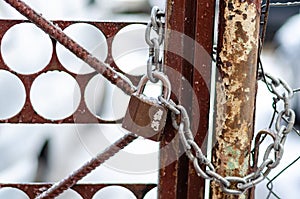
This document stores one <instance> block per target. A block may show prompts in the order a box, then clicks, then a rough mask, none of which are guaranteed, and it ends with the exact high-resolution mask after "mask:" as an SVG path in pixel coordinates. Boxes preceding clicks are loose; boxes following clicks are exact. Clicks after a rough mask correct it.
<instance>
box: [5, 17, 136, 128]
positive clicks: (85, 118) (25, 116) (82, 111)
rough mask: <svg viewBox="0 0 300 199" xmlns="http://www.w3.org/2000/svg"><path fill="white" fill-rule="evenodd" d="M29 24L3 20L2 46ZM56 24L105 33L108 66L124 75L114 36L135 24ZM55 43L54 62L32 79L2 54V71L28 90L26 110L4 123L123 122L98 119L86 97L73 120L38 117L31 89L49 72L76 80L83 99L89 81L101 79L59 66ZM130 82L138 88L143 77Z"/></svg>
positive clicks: (73, 22)
mask: <svg viewBox="0 0 300 199" xmlns="http://www.w3.org/2000/svg"><path fill="white" fill-rule="evenodd" d="M24 22H27V23H28V22H29V21H24V20H0V42H1V41H2V38H3V36H4V34H5V33H6V32H7V31H8V30H9V29H10V28H11V27H13V26H14V25H16V24H20V23H24ZM53 23H54V24H56V25H57V26H58V27H60V28H61V29H62V30H63V29H65V28H66V27H68V26H70V25H71V24H75V23H87V24H91V25H93V26H95V27H96V28H98V29H99V30H101V31H102V32H103V34H104V35H105V37H106V38H107V45H108V55H107V58H106V60H105V62H107V63H110V65H111V66H112V67H113V68H114V69H116V70H117V71H118V72H122V71H121V70H120V69H119V68H118V66H117V64H116V63H115V62H114V59H113V56H112V52H111V50H112V48H111V46H112V41H113V38H114V36H115V35H116V34H117V32H118V31H119V30H121V29H122V28H123V27H125V26H127V25H129V24H133V23H124V22H121V23H118V22H87V21H80V22H78V21H53ZM52 43H53V55H52V58H51V60H50V63H49V64H48V65H47V66H46V67H45V68H44V69H42V70H41V71H39V72H37V73H35V74H30V75H23V74H19V73H17V72H15V71H13V70H12V69H10V68H9V67H8V66H7V65H6V64H5V62H4V61H3V57H2V54H0V69H3V70H7V71H10V72H12V73H13V74H15V75H16V76H17V77H19V79H20V80H21V81H22V82H23V84H24V86H25V90H26V102H25V105H24V106H23V108H22V110H21V111H20V112H19V113H18V114H17V115H15V116H13V117H12V118H9V119H7V120H0V123H59V124H60V123H116V122H117V123H119V122H120V120H117V121H105V120H103V119H100V118H99V117H96V116H95V115H94V114H92V113H91V112H90V110H89V109H88V108H87V105H86V102H85V100H84V97H82V98H81V101H80V104H79V106H78V108H77V110H76V111H75V112H74V114H73V115H72V116H69V117H67V118H64V119H62V120H49V119H46V118H43V117H42V116H40V115H38V114H37V112H36V111H35V110H34V109H33V106H32V104H31V101H30V89H31V86H32V83H33V81H34V80H35V78H36V77H38V76H39V75H41V74H43V73H45V72H48V71H64V72H66V73H68V74H69V75H71V76H72V77H74V79H75V80H76V81H77V83H78V85H79V87H80V91H81V96H84V92H85V88H86V85H87V83H88V82H89V80H90V79H91V78H92V77H94V76H95V75H97V74H98V73H97V72H93V73H89V74H74V73H72V72H70V71H69V70H67V69H66V68H64V67H63V65H62V64H61V63H60V62H59V60H58V57H57V55H56V48H55V46H56V43H57V42H56V41H55V40H54V39H52ZM127 77H128V78H129V79H131V80H132V81H133V83H134V84H137V82H138V80H139V78H140V77H136V76H129V75H127Z"/></svg>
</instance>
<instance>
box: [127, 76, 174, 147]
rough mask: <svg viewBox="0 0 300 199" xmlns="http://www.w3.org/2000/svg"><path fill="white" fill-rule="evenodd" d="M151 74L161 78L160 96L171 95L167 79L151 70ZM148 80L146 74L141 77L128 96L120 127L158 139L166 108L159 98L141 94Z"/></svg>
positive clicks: (167, 97)
mask: <svg viewBox="0 0 300 199" xmlns="http://www.w3.org/2000/svg"><path fill="white" fill-rule="evenodd" d="M153 76H154V77H155V78H157V79H159V80H161V82H162V84H163V92H162V93H163V95H162V97H163V98H164V99H166V100H169V99H170V95H171V84H170V81H169V79H168V78H167V77H166V76H165V75H164V74H163V73H160V72H153ZM148 81H149V79H148V77H147V76H146V75H145V76H143V77H142V78H141V80H140V82H139V85H138V87H137V91H136V92H135V93H134V94H133V95H132V96H131V98H130V101H129V105H128V108H127V111H126V114H125V117H124V119H123V122H122V127H123V128H125V129H126V130H128V131H130V132H131V133H133V134H136V135H138V136H142V137H144V138H147V139H150V140H153V141H160V140H161V136H162V133H163V129H164V127H165V124H166V119H167V114H168V109H167V107H165V106H164V105H162V103H161V102H160V101H159V100H157V99H155V98H150V97H147V96H145V95H144V94H143V91H144V88H145V86H146V83H147V82H148Z"/></svg>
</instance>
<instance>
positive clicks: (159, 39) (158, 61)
mask: <svg viewBox="0 0 300 199" xmlns="http://www.w3.org/2000/svg"><path fill="white" fill-rule="evenodd" d="M164 17H165V13H164V12H163V11H162V10H160V9H159V8H158V7H157V6H154V7H153V8H152V11H151V20H150V22H149V23H148V24H147V28H146V31H145V40H146V43H147V44H148V45H149V58H148V62H147V76H148V78H149V80H150V81H151V82H153V83H157V82H158V79H157V78H155V77H154V76H153V72H154V71H158V72H163V65H162V57H161V56H160V46H161V45H162V43H163V40H164ZM151 30H153V31H154V33H155V36H153V37H151Z"/></svg>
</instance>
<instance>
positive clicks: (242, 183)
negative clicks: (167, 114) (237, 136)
mask: <svg viewBox="0 0 300 199" xmlns="http://www.w3.org/2000/svg"><path fill="white" fill-rule="evenodd" d="M259 76H261V77H263V78H262V79H263V81H264V82H265V83H266V84H267V86H269V87H270V88H271V89H270V91H271V93H273V94H274V95H275V96H276V97H277V99H278V100H282V101H283V104H284V109H283V110H282V111H281V112H279V113H278V115H277V119H276V123H275V132H274V133H272V132H269V131H261V132H259V133H258V135H257V139H256V142H255V151H256V154H255V160H254V161H256V160H257V156H258V150H259V145H260V137H261V135H263V134H264V135H270V136H271V137H272V138H273V143H271V144H270V145H269V146H268V147H267V149H266V151H265V154H264V156H263V162H262V163H261V164H260V166H259V167H258V168H257V169H256V171H254V172H252V173H250V174H248V175H247V176H245V177H237V176H226V177H223V176H221V175H219V174H218V173H216V169H215V167H214V166H213V165H212V163H211V162H210V160H208V158H207V157H206V156H205V155H204V154H203V152H202V151H201V148H200V147H199V146H198V144H197V143H196V142H195V141H194V138H193V134H192V132H191V129H190V120H189V116H188V114H187V111H186V109H185V108H184V107H183V106H181V105H176V104H175V103H174V102H173V101H165V100H164V99H162V98H161V101H162V103H164V104H165V105H166V106H167V107H168V108H169V109H170V111H171V112H172V118H173V126H174V128H175V129H177V130H178V134H179V137H180V140H181V142H182V144H183V147H184V149H185V153H186V155H187V157H188V158H189V159H190V161H191V162H192V163H193V165H194V168H195V171H196V172H197V174H198V176H200V177H202V178H204V179H209V180H214V181H217V182H218V183H220V185H221V187H222V190H223V191H224V192H225V193H227V194H234V195H240V194H242V193H243V192H245V191H246V190H247V189H249V188H251V187H254V186H256V185H257V184H259V183H260V182H261V181H263V180H264V179H265V178H266V176H267V175H268V174H269V173H270V171H271V170H272V169H274V168H275V167H276V166H277V165H278V164H279V163H280V160H281V158H282V156H283V151H284V144H285V141H286V138H287V135H288V134H289V133H290V132H291V131H292V130H293V128H294V123H295V112H294V111H293V110H292V109H291V107H290V100H291V99H292V97H293V90H292V89H291V88H290V86H289V85H288V84H287V83H286V82H285V81H284V80H282V79H280V78H275V77H273V76H272V75H270V74H262V72H260V73H259ZM280 86H281V87H282V88H283V89H284V91H285V92H284V93H283V94H280V91H279V87H280ZM176 115H177V116H178V115H179V116H180V119H179V123H178V122H177V116H176ZM284 123H287V125H285V124H284ZM272 157H273V158H272ZM201 166H204V168H205V169H202V168H203V167H202V168H201Z"/></svg>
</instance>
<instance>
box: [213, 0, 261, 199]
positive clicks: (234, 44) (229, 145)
mask: <svg viewBox="0 0 300 199" xmlns="http://www.w3.org/2000/svg"><path fill="white" fill-rule="evenodd" d="M219 21H220V22H219V40H218V59H217V68H218V71H217V72H218V74H217V82H216V115H215V134H216V135H215V139H216V144H215V145H214V146H215V147H214V151H213V163H214V165H215V166H216V171H217V172H218V173H219V174H221V175H222V176H242V177H243V176H246V175H247V174H248V172H249V169H250V164H249V161H250V148H251V141H252V138H253V127H254V109H255V96H256V75H257V74H256V73H257V56H258V41H259V21H260V1H258V0H255V1H252V0H246V1H238V0H234V1H232V0H221V1H220V17H219ZM234 187H236V184H234V183H232V188H234ZM211 193H212V194H211V198H249V197H252V196H251V194H249V192H246V193H244V194H242V195H240V196H237V195H227V194H224V193H223V192H222V191H221V189H220V187H219V185H218V184H217V183H212V192H211Z"/></svg>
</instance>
